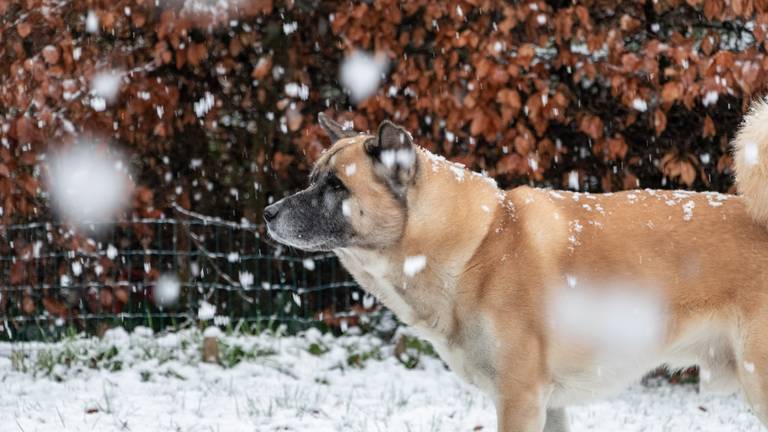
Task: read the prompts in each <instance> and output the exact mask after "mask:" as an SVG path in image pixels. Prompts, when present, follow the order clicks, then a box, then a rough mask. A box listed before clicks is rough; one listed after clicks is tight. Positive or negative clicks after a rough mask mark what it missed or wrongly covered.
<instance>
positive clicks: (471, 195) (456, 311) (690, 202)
mask: <svg viewBox="0 0 768 432" xmlns="http://www.w3.org/2000/svg"><path fill="white" fill-rule="evenodd" d="M320 122H321V124H322V125H323V126H324V127H325V128H326V130H327V131H328V132H329V134H330V135H331V137H332V139H333V140H334V141H335V144H334V145H333V147H332V148H331V149H330V150H328V151H327V152H326V153H324V155H323V156H322V157H321V158H320V160H318V162H317V164H316V165H315V168H314V170H313V173H312V177H311V184H310V186H309V187H308V188H307V189H306V190H304V191H301V192H299V193H297V194H295V195H293V196H290V197H288V198H285V199H283V200H281V201H279V202H277V203H275V204H273V205H271V206H269V207H267V208H266V209H265V219H266V220H267V224H268V228H269V231H270V233H271V235H272V236H273V237H274V238H275V239H277V240H278V241H281V242H283V243H286V244H289V245H292V246H295V247H298V248H301V249H306V250H332V251H334V252H335V253H336V254H337V255H338V256H339V258H340V259H341V261H342V263H343V264H344V266H345V267H346V268H347V269H348V270H349V271H350V272H351V273H352V275H353V276H354V277H355V279H356V280H357V281H358V282H359V283H360V285H361V286H362V287H363V288H364V289H366V290H368V291H370V292H371V293H373V294H374V295H376V296H377V297H378V298H379V299H380V300H381V301H382V302H383V303H384V304H385V305H387V306H388V307H389V308H391V309H392V310H393V311H394V312H395V313H396V314H397V316H398V317H399V318H400V319H401V320H402V321H403V322H405V323H407V324H409V325H411V326H413V327H415V328H416V329H417V330H418V331H420V332H421V334H423V336H424V337H425V338H427V339H428V340H429V341H430V342H432V344H434V346H435V348H436V349H437V350H438V352H439V353H440V356H441V357H442V358H443V360H445V361H446V362H447V363H448V365H449V366H450V367H451V368H452V369H453V370H454V371H455V372H456V373H458V374H459V375H461V376H462V377H464V378H465V379H466V380H467V381H469V382H471V383H474V384H475V385H477V386H479V387H480V388H481V389H483V390H484V391H485V392H487V393H488V394H489V395H490V396H491V397H492V398H493V400H494V401H495V403H496V407H497V412H498V424H499V430H500V431H515V432H518V431H519V432H523V431H525V432H541V431H542V430H545V431H548V432H555V431H558V432H561V431H566V430H567V429H568V426H567V421H566V415H565V411H564V407H566V406H567V405H570V404H576V403H582V402H585V401H589V400H591V399H593V398H595V397H599V396H602V395H605V394H608V393H610V392H614V391H617V390H619V389H621V388H622V387H624V386H626V385H627V384H629V383H631V382H632V381H635V380H637V379H639V377H641V376H642V375H643V374H644V373H645V372H647V371H649V370H651V369H652V368H654V367H656V366H659V365H662V364H666V365H668V366H669V367H670V368H680V367H687V366H691V365H699V366H700V367H701V380H702V386H708V387H712V388H721V389H724V390H732V389H736V388H738V386H739V385H740V387H741V389H742V390H743V391H744V394H745V395H746V398H747V400H748V401H749V403H750V404H751V406H752V408H753V410H754V412H755V414H756V415H757V416H759V417H760V419H761V420H762V421H763V423H764V424H766V423H767V422H768V373H767V372H768V230H767V229H766V224H767V223H768V103H765V102H758V103H756V104H755V106H754V107H753V109H752V111H751V112H750V114H749V115H748V117H747V118H746V120H745V122H744V125H743V127H742V129H741V131H740V132H739V134H738V136H737V138H736V142H735V148H736V169H737V181H738V186H739V189H740V191H741V192H742V193H743V196H728V195H722V194H718V193H692V192H684V191H655V190H641V191H631V192H622V193H616V194H599V195H593V194H584V193H581V194H580V193H572V192H556V191H551V190H541V189H532V188H529V187H520V188H516V189H513V190H511V191H507V192H505V191H502V190H500V189H498V188H497V187H496V184H495V183H494V182H493V181H492V180H490V179H488V178H486V177H484V176H482V175H480V174H476V173H473V172H470V171H467V170H465V169H464V168H463V167H461V166H458V165H456V164H453V163H450V162H448V161H446V160H444V159H442V158H440V157H437V156H435V155H433V154H431V153H429V152H427V151H425V150H423V149H421V148H418V147H417V146H415V145H414V144H413V141H412V138H411V136H410V135H409V134H408V132H406V131H405V130H403V129H401V128H399V127H397V126H395V125H393V124H392V123H389V122H386V121H385V122H384V123H382V124H381V126H380V127H379V130H378V132H377V134H376V135H358V134H355V133H352V132H349V131H344V130H342V128H341V127H340V126H339V125H338V124H336V123H334V122H332V121H330V120H328V119H326V118H325V117H323V116H322V115H321V116H320Z"/></svg>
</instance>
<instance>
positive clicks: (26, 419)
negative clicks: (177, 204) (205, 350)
mask: <svg viewBox="0 0 768 432" xmlns="http://www.w3.org/2000/svg"><path fill="white" fill-rule="evenodd" d="M202 340H203V335H202V333H201V332H200V331H198V330H184V331H181V332H178V333H170V334H162V335H153V334H152V333H151V332H150V331H148V330H146V329H138V330H137V331H134V332H133V333H132V334H127V333H126V332H124V331H122V330H113V331H110V332H108V333H107V335H106V336H105V337H104V338H102V339H96V338H89V339H70V340H66V341H63V342H59V343H55V344H33V343H24V344H21V343H15V344H14V343H5V344H0V383H2V384H0V386H1V388H2V391H0V418H1V419H2V421H0V430H1V431H62V430H66V431H86V430H88V431H92V430H99V431H169V430H172V431H234V430H238V431H239V430H248V431H277V430H280V431H305V430H312V431H339V430H344V431H476V430H485V431H493V430H495V429H494V428H495V424H496V419H495V414H494V409H493V405H492V403H491V401H490V400H489V399H488V398H486V397H485V396H484V395H482V394H481V393H480V392H479V391H478V390H476V389H474V388H472V387H470V386H468V385H465V384H464V383H463V382H461V381H460V380H459V379H458V378H457V377H456V376H455V375H454V374H452V373H451V372H449V371H448V370H446V368H445V367H444V365H443V364H442V362H441V361H440V360H439V359H437V358H436V357H434V356H433V354H432V352H431V349H430V347H429V345H428V344H425V343H423V342H421V341H419V340H418V339H415V338H411V337H409V338H407V339H404V341H405V343H401V344H399V346H398V345H395V344H390V343H386V342H383V341H382V340H381V339H378V338H376V337H375V336H371V335H347V336H343V337H333V336H330V335H322V334H320V333H319V332H317V331H309V332H306V333H305V334H303V335H299V336H286V335H282V334H280V333H279V332H261V333H259V334H254V335H243V334H239V335H237V336H233V335H224V336H222V338H221V341H220V362H219V364H208V363H202V362H201V361H200V359H201V356H202V354H201V346H202ZM395 353H400V358H399V359H398V358H397V357H396V354H395ZM570 412H571V419H572V423H573V425H574V427H573V430H574V431H576V432H578V431H612V432H614V431H685V432H694V431H713V432H714V431H726V430H727V431H735V430H738V431H758V430H762V429H761V426H759V423H758V421H757V420H756V419H755V418H754V417H753V416H752V415H751V414H750V413H749V412H748V410H747V408H746V405H745V404H743V403H742V402H741V401H740V400H739V398H737V397H736V396H728V397H715V396H703V395H699V394H697V392H696V390H695V387H694V386H690V385H685V386H674V387H673V386H668V385H666V384H664V385H658V386H653V387H643V386H640V385H637V386H635V387H633V388H631V389H629V390H627V391H626V392H624V393H623V394H621V395H620V396H618V397H616V398H613V399H610V400H607V401H604V402H599V403H595V404H593V405H589V406H583V407H576V408H573V409H571V411H570Z"/></svg>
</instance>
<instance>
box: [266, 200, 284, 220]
mask: <svg viewBox="0 0 768 432" xmlns="http://www.w3.org/2000/svg"><path fill="white" fill-rule="evenodd" d="M279 212H280V210H279V209H278V208H277V206H276V205H274V204H272V205H271V206H267V207H264V220H265V221H267V222H269V221H271V220H273V219H274V218H276V217H277V213H279Z"/></svg>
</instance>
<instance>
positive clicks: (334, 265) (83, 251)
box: [0, 212, 376, 340]
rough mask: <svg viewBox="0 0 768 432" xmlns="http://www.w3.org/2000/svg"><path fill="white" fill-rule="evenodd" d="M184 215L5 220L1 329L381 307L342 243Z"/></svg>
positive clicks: (261, 319)
mask: <svg viewBox="0 0 768 432" xmlns="http://www.w3.org/2000/svg"><path fill="white" fill-rule="evenodd" d="M177 216H178V217H176V218H175V219H143V220H133V221H129V222H113V223H99V224H89V225H87V226H85V227H83V226H81V227H79V228H77V229H74V228H72V227H70V226H67V225H63V224H58V223H32V224H25V225H11V226H0V339H2V340H39V339H47V338H57V337H60V336H62V335H64V334H67V333H69V332H83V331H84V332H87V333H92V334H100V333H103V331H105V330H106V329H108V328H110V327H114V326H122V327H125V328H128V329H130V328H133V327H135V326H138V325H142V326H149V327H151V328H153V329H156V330H159V329H163V328H166V327H168V326H179V325H184V324H188V323H190V322H191V323H196V322H201V321H213V322H214V323H215V324H217V325H221V326H234V325H242V324H243V323H247V324H249V325H260V326H263V325H274V324H276V323H281V324H286V325H288V326H289V330H297V329H301V328H304V327H308V326H311V325H318V324H319V325H325V326H332V327H339V328H341V329H343V328H344V327H345V326H348V325H355V324H365V323H366V322H368V319H370V318H371V317H373V316H375V314H373V313H372V312H373V311H374V309H375V308H376V305H375V304H374V301H373V299H372V298H370V297H368V296H367V295H366V294H364V293H363V292H362V291H360V290H359V289H358V286H357V285H356V284H355V283H354V281H353V280H352V278H351V277H350V276H349V274H348V273H346V271H344V269H343V268H342V267H341V265H340V264H339V263H338V261H337V259H336V257H335V256H334V255H333V254H321V255H304V254H302V253H300V252H298V251H294V250H290V249H284V248H282V247H280V246H276V245H274V244H273V243H272V242H270V241H268V240H266V239H265V238H264V232H263V228H262V226H260V225H252V224H238V223H232V222H227V221H222V220H218V219H212V218H208V217H204V216H202V215H196V214H194V213H189V212H184V213H179V212H177ZM161 277H163V280H166V281H171V282H172V283H173V284H175V283H176V282H178V286H179V288H180V290H179V292H180V295H179V296H178V301H175V302H173V304H168V303H167V302H161V301H158V292H157V286H158V280H159V279H161Z"/></svg>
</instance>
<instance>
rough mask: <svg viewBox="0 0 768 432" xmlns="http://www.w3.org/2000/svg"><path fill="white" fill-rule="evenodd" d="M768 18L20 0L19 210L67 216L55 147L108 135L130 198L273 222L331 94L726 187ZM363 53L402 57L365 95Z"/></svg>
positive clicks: (438, 143)
mask: <svg viewBox="0 0 768 432" xmlns="http://www.w3.org/2000/svg"><path fill="white" fill-rule="evenodd" d="M767 35H768V0H727V1H726V0H688V1H682V0H655V1H593V0H576V1H547V2H544V1H531V2H502V1H485V0H466V1H458V2H434V1H426V0H409V1H402V2H400V1H394V0H373V1H354V2H350V1H342V2H330V1H319V0H294V1H287V2H277V1H271V0H252V1H248V0H242V1H234V0H233V1H229V2H225V1H223V0H186V1H180V0H115V1H112V0H72V1H60V0H55V1H54V0H46V1H44V0H0V140H1V141H2V143H1V145H0V206H1V207H2V216H0V218H1V221H2V223H3V224H10V223H19V222H27V221H40V220H49V219H50V217H51V216H50V215H49V214H48V213H49V210H48V209H49V206H48V196H47V193H46V191H45V182H44V178H45V175H46V169H47V168H46V160H47V156H48V155H50V153H51V152H52V151H53V150H56V149H60V148H65V147H66V146H68V145H71V144H72V143H73V142H76V141H77V140H78V139H81V138H82V137H84V136H88V137H99V139H101V140H103V141H104V142H105V143H108V145H110V146H113V147H114V148H117V149H120V150H121V152H122V153H123V154H126V155H127V156H128V162H129V164H130V167H131V171H132V173H133V183H134V187H133V198H132V207H131V209H130V213H131V215H133V216H142V217H158V216H160V215H161V214H162V213H163V212H167V211H168V210H167V209H168V208H169V204H170V203H172V202H176V203H178V204H179V205H180V206H182V207H185V208H188V209H191V210H194V211H198V212H201V213H206V214H211V215H216V216H221V217H225V218H228V219H235V220H237V219H239V218H241V217H245V218H247V219H249V220H252V221H258V219H259V217H260V211H261V208H262V207H263V205H264V203H265V202H266V201H268V200H269V199H270V197H275V196H281V195H282V194H284V193H286V192H287V191H290V190H291V189H293V188H296V187H298V186H299V185H301V184H303V183H304V182H305V174H306V172H307V170H308V169H309V167H310V164H311V162H312V161H313V160H314V159H315V158H317V156H318V154H319V153H320V152H321V151H322V150H323V148H325V147H326V146H327V145H328V142H327V139H326V138H325V137H324V136H323V134H322V132H321V130H320V128H319V127H318V126H317V124H316V115H317V113H318V112H321V111H323V112H326V113H327V114H329V115H332V116H334V117H336V118H337V119H340V120H346V121H350V122H352V123H353V124H354V126H355V127H356V128H357V129H360V130H370V129H374V128H375V126H376V124H377V123H378V122H379V121H381V120H382V119H385V118H389V119H392V120H394V121H396V122H398V123H401V124H403V125H404V126H406V127H407V128H409V129H410V130H411V131H412V132H413V134H414V136H415V137H416V140H417V141H418V143H419V144H421V145H423V146H425V147H427V148H429V149H430V150H432V151H435V152H438V153H441V154H443V155H445V156H447V157H449V158H451V159H453V160H456V161H459V162H462V163H464V164H466V165H468V166H470V167H472V168H473V169H478V170H484V171H486V172H487V173H488V174H489V175H491V176H493V177H495V178H497V179H498V180H499V182H500V183H501V184H502V185H504V186H512V185H515V184H524V183H525V184H527V183H530V184H536V185H541V186H552V187H566V188H568V187H569V188H578V189H581V190H589V191H610V190H618V189H625V188H635V187H666V188H672V187H683V188H693V189H714V190H721V191H727V190H729V189H730V188H731V180H730V174H729V169H730V166H731V161H730V156H729V154H728V142H729V139H730V138H731V137H732V136H733V132H734V129H735V128H736V126H737V125H738V122H739V119H740V117H741V115H742V114H743V112H744V110H745V108H746V107H747V106H748V103H749V101H750V100H751V98H754V97H757V96H758V95H760V94H761V92H762V91H764V90H765V89H766V82H767V80H768V78H766V76H768V75H767V74H766V71H768V57H766V49H768V39H767V38H766V36H767ZM354 50H366V51H369V52H371V53H377V54H379V55H380V56H385V57H386V58H387V59H388V69H387V72H386V73H385V76H384V78H383V80H382V82H381V85H380V87H379V88H378V92H377V93H376V94H375V95H373V96H371V97H369V98H368V99H366V100H364V101H361V102H359V103H353V102H352V101H351V100H350V98H349V96H348V95H347V94H346V93H345V91H344V89H343V88H342V86H341V85H340V83H339V81H338V77H339V65H340V63H341V61H342V60H343V59H344V57H345V56H346V55H348V54H349V53H351V52H353V51H354ZM100 71H118V73H120V74H121V75H120V76H121V80H120V86H119V93H118V96H117V98H116V100H114V101H113V102H111V103H107V104H106V105H105V106H104V105H102V106H100V105H99V104H98V103H94V97H95V96H94V95H93V93H92V92H91V91H90V88H91V80H92V79H93V77H94V75H95V74H97V73H99V72H100Z"/></svg>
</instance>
